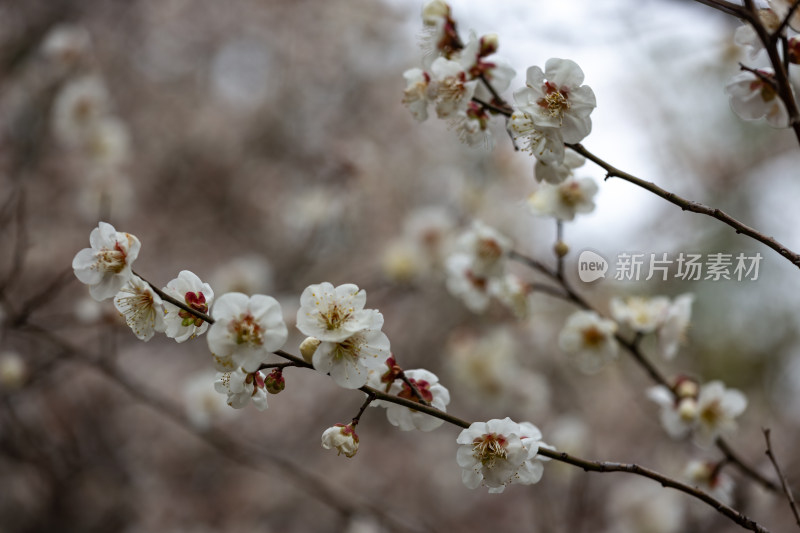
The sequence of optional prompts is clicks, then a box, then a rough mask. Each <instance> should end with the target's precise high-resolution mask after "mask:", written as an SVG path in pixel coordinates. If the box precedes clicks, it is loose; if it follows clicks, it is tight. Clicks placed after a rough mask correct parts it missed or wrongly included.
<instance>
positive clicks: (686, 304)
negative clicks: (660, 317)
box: [657, 293, 694, 359]
mask: <svg viewBox="0 0 800 533" xmlns="http://www.w3.org/2000/svg"><path fill="white" fill-rule="evenodd" d="M693 302H694V294H690V293H686V294H681V295H680V296H678V297H677V298H675V299H674V300H673V301H672V303H670V305H669V307H668V308H667V312H666V316H665V318H664V321H663V323H662V324H661V327H659V328H658V332H657V333H658V348H659V350H660V352H661V355H662V356H663V357H664V358H665V359H674V358H675V355H676V354H677V353H678V347H679V346H680V345H681V344H682V343H683V342H684V341H685V340H686V330H687V329H688V328H689V321H690V320H691V318H692V303H693Z"/></svg>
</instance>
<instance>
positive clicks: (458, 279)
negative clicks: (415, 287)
mask: <svg viewBox="0 0 800 533" xmlns="http://www.w3.org/2000/svg"><path fill="white" fill-rule="evenodd" d="M445 268H446V270H447V280H446V285H447V290H448V291H450V294H452V295H453V296H455V297H456V298H460V299H461V301H462V302H464V305H466V306H467V308H468V309H469V310H470V311H472V312H473V313H483V312H484V311H486V308H487V307H489V302H490V300H491V295H490V294H489V280H488V279H487V278H485V277H482V276H478V275H476V274H475V273H474V272H473V270H472V258H471V257H470V256H469V255H468V254H463V253H458V254H453V255H451V256H450V257H448V258H447V261H446V262H445Z"/></svg>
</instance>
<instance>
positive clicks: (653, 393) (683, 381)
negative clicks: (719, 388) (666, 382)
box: [647, 377, 700, 439]
mask: <svg viewBox="0 0 800 533" xmlns="http://www.w3.org/2000/svg"><path fill="white" fill-rule="evenodd" d="M699 393H700V385H699V384H698V383H697V381H695V380H693V379H691V378H687V377H680V378H678V380H677V382H676V384H675V386H674V387H673V388H672V389H668V388H667V387H665V386H663V385H656V386H655V387H651V388H650V389H648V391H647V397H648V398H649V399H650V400H652V401H654V402H655V403H656V404H658V405H659V406H660V407H661V412H660V414H659V417H660V420H661V426H662V427H663V428H664V429H665V430H666V432H667V434H668V435H669V436H670V437H671V438H673V439H682V438H684V437H686V436H687V435H688V434H689V433H690V432H691V431H692V428H694V426H695V424H696V423H697V414H698V409H697V396H698V394H699Z"/></svg>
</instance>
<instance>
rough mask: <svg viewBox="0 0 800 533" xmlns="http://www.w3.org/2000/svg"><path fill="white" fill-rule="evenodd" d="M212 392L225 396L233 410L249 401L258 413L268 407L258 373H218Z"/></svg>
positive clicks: (264, 389) (242, 369) (261, 375)
mask: <svg viewBox="0 0 800 533" xmlns="http://www.w3.org/2000/svg"><path fill="white" fill-rule="evenodd" d="M228 294H234V293H228ZM224 296H225V295H223V297H224ZM220 301H222V298H220ZM209 335H210V334H209ZM214 390H216V391H217V392H219V393H220V394H225V395H227V402H228V405H230V406H231V407H233V408H234V409H242V408H243V407H245V406H246V405H247V404H248V403H250V402H251V401H252V402H253V405H255V407H256V409H258V410H259V411H263V410H265V409H266V408H267V407H268V406H267V390H266V387H265V386H264V374H263V373H261V372H260V371H256V372H247V371H246V370H245V369H244V368H238V369H236V370H234V371H232V372H219V373H217V380H216V381H215V382H214Z"/></svg>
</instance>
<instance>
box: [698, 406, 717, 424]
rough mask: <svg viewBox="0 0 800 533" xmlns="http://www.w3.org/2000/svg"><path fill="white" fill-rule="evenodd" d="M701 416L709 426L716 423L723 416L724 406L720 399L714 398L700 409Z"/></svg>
mask: <svg viewBox="0 0 800 533" xmlns="http://www.w3.org/2000/svg"><path fill="white" fill-rule="evenodd" d="M700 418H701V419H702V420H703V422H705V423H706V424H708V425H709V426H713V425H716V424H717V423H718V422H719V420H720V419H721V418H722V406H721V405H720V403H719V400H714V401H713V402H711V403H709V404H708V405H706V406H705V407H704V408H703V410H702V411H700Z"/></svg>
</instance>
